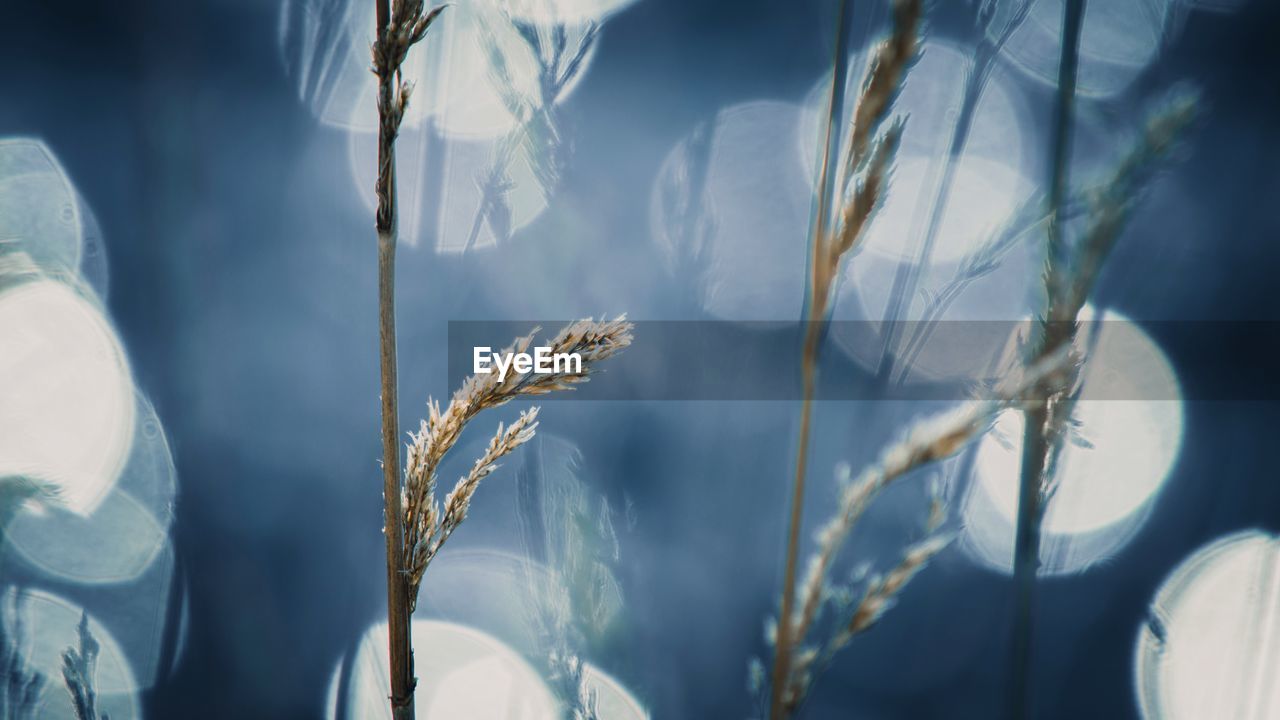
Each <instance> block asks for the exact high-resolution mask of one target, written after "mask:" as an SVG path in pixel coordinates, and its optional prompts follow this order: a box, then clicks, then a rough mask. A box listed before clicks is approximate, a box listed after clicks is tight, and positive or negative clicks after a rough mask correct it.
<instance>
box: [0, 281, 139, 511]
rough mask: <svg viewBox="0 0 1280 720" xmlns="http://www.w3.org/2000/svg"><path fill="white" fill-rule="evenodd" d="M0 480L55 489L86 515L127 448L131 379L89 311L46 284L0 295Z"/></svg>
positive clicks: (90, 305)
mask: <svg viewBox="0 0 1280 720" xmlns="http://www.w3.org/2000/svg"><path fill="white" fill-rule="evenodd" d="M0 337H4V338H5V342H4V343H3V344H0V397H4V398H5V402H4V403H3V404H0V475H22V476H27V477H30V478H33V479H36V480H40V481H43V482H46V483H50V484H52V485H53V486H55V487H56V488H57V489H58V491H59V493H60V498H61V502H62V503H63V504H64V505H65V506H66V507H67V508H68V509H70V510H71V511H72V512H75V513H77V514H80V515H88V514H90V513H92V512H93V511H94V510H95V509H96V508H97V507H98V505H99V503H101V502H102V500H103V499H104V498H105V497H106V495H107V492H108V491H109V490H110V488H111V486H112V485H113V484H114V483H115V482H116V479H117V478H118V476H119V474H120V471H121V470H122V469H123V467H124V464H125V461H126V460H127V458H128V454H129V450H130V447H131V446H132V443H133V432H134V424H135V415H136V403H135V400H134V389H133V380H132V377H131V375H130V372H129V366H128V363H127V361H126V359H125V354H124V350H123V349H122V347H121V345H120V340H119V339H118V338H117V337H116V334H115V331H114V329H113V328H112V327H111V324H110V323H109V322H108V321H107V319H106V318H105V317H104V316H103V314H102V311H101V309H100V308H99V307H98V306H97V304H96V303H94V302H93V301H91V300H89V299H87V298H86V297H85V296H84V295H82V294H81V293H79V292H77V291H76V289H74V288H73V287H71V286H69V285H66V284H63V283H60V282H55V281H52V280H45V279H33V280H28V281H26V282H19V283H16V284H13V285H10V286H9V287H7V288H4V289H0Z"/></svg>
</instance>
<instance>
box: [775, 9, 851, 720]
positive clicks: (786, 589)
mask: <svg viewBox="0 0 1280 720" xmlns="http://www.w3.org/2000/svg"><path fill="white" fill-rule="evenodd" d="M848 6H849V2H848V0H841V2H840V10H839V14H838V15H837V16H836V28H837V29H836V48H835V58H834V68H833V70H832V73H831V94H830V96H829V97H828V101H829V104H828V106H827V121H826V127H825V128H824V130H823V132H824V138H823V145H822V149H823V153H822V166H821V170H820V171H819V176H818V206H817V210H816V212H815V213H814V219H813V231H812V246H811V247H810V250H809V253H810V258H809V268H810V277H809V282H808V285H809V297H807V298H806V299H805V316H806V319H807V320H808V322H806V323H805V330H804V341H803V343H804V344H803V346H802V348H801V351H800V352H801V356H800V384H801V390H800V392H801V400H800V433H799V437H798V438H797V440H796V443H797V447H796V463H795V475H794V476H793V477H792V481H791V514H790V516H789V518H788V521H787V557H786V561H785V562H786V564H785V567H784V569H783V579H782V608H781V610H780V613H781V614H780V615H779V617H780V618H781V621H780V622H779V623H778V636H777V647H776V649H775V651H774V662H773V676H772V679H771V683H770V686H771V688H772V691H771V692H770V694H769V697H770V706H769V717H770V718H771V720H779V719H780V718H782V717H783V711H784V708H785V698H784V695H785V692H786V687H787V684H788V679H789V677H790V675H791V646H792V643H793V640H794V638H793V637H792V635H793V628H792V623H791V615H792V613H793V612H794V610H793V606H794V604H795V594H796V589H795V588H796V564H797V562H798V561H799V556H800V527H801V525H802V521H803V516H804V489H805V477H806V476H807V474H808V470H809V434H810V429H809V428H810V423H811V422H812V416H813V392H814V384H815V381H816V375H817V364H818V349H819V345H820V342H821V339H822V338H821V335H820V333H819V331H818V323H817V322H815V320H816V319H817V318H820V317H822V315H823V314H824V312H825V311H824V308H823V307H822V306H824V305H825V304H826V298H825V297H824V296H820V295H819V290H821V288H819V287H818V285H819V283H818V282H817V273H818V255H819V249H820V247H821V245H822V242H823V237H825V236H826V234H827V228H828V226H829V224H830V220H829V215H830V207H831V203H832V200H831V196H832V195H833V194H834V193H833V192H831V191H830V190H829V188H828V185H829V184H830V177H831V166H832V164H833V163H834V162H835V158H836V157H837V153H838V147H839V143H840V141H839V137H838V136H837V134H836V131H837V122H838V119H839V115H840V108H841V107H843V106H844V87H845V77H846V76H847V75H848V72H849V57H848V56H849V53H848V44H849V23H848V22H847V18H846V14H847V12H848Z"/></svg>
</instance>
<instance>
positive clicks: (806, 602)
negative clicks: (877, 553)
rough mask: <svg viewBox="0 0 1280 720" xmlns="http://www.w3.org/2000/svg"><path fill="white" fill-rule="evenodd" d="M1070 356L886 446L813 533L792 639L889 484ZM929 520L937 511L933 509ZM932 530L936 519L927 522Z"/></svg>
mask: <svg viewBox="0 0 1280 720" xmlns="http://www.w3.org/2000/svg"><path fill="white" fill-rule="evenodd" d="M1069 360H1070V358H1069V356H1068V355H1067V354H1066V353H1059V354H1056V355H1053V356H1050V357H1049V358H1046V359H1044V360H1042V361H1041V362H1040V363H1039V364H1038V365H1035V366H1033V367H1031V368H1028V369H1027V370H1026V371H1025V372H1024V373H1022V375H1021V377H1020V378H1018V379H1016V380H1013V381H1011V382H1007V383H1006V384H1005V386H1004V388H1002V389H999V390H997V391H996V393H995V397H993V398H991V399H988V400H983V401H978V402H972V403H968V404H965V405H963V406H961V407H959V408H956V409H954V410H951V411H949V412H945V413H941V414H938V415H935V416H933V417H930V418H926V419H924V420H920V421H918V422H917V423H916V424H915V425H913V426H912V427H911V428H909V429H908V430H907V432H906V434H905V435H904V437H903V439H902V440H900V441H899V442H897V443H895V444H893V445H890V446H889V447H888V448H886V449H885V450H884V451H883V452H882V453H881V454H880V457H879V459H878V460H877V461H876V462H874V463H872V464H871V465H870V466H868V467H866V468H865V469H863V470H862V472H861V473H860V474H859V475H858V477H857V478H856V479H854V480H853V482H851V483H849V484H848V485H847V486H846V487H845V489H844V491H843V492H842V493H841V495H840V499H839V503H838V505H839V509H838V511H837V513H836V514H835V516H833V517H832V518H831V519H830V520H828V521H827V523H826V524H825V525H823V526H822V527H821V528H820V529H819V530H818V532H817V535H816V537H817V542H818V547H817V549H816V550H815V551H814V554H813V556H812V557H810V559H809V564H808V569H807V571H806V573H805V579H804V581H803V582H802V583H801V585H800V592H799V595H800V604H799V608H800V610H799V612H798V614H797V615H796V616H795V618H793V620H792V622H793V633H794V636H795V637H797V638H803V637H804V636H805V634H806V633H807V632H808V631H809V629H810V628H811V627H812V624H813V621H814V618H816V617H817V614H818V610H819V608H820V607H821V604H822V599H823V588H825V587H826V584H827V580H828V576H829V574H830V571H831V567H832V565H834V563H835V560H836V557H837V555H838V554H839V552H840V549H841V547H842V546H843V545H844V542H845V540H846V539H847V538H848V537H849V533H850V532H852V531H853V528H854V526H855V525H856V524H857V522H858V520H859V518H861V517H862V514H863V513H864V512H865V511H866V509H867V507H868V506H869V505H870V504H871V502H872V500H874V499H875V498H876V496H878V495H879V494H880V492H881V491H882V490H884V489H885V488H886V487H887V486H888V485H889V484H890V483H892V482H893V481H894V480H897V479H898V478H901V477H903V476H904V475H907V474H909V473H911V472H912V471H914V470H917V469H919V468H921V467H924V466H925V465H928V464H930V463H934V462H937V461H939V460H943V459H946V458H948V457H950V456H951V455H954V454H955V453H956V452H957V451H959V450H960V449H961V448H962V447H964V445H965V444H966V443H968V442H969V441H970V440H972V439H973V438H974V437H976V436H977V435H978V434H980V432H981V431H982V430H984V429H986V428H987V427H988V426H989V425H990V423H991V421H992V419H993V418H994V417H995V416H996V414H997V413H999V412H1000V411H1001V410H1003V409H1004V408H1007V407H1009V406H1010V405H1013V404H1015V403H1017V402H1020V401H1022V400H1025V399H1027V398H1028V397H1029V396H1034V394H1035V393H1038V392H1040V391H1039V388H1040V387H1042V386H1045V385H1050V384H1056V383H1060V382H1062V377H1063V373H1064V372H1066V370H1067V369H1068V367H1069ZM930 514H931V516H935V515H936V509H931V513H930ZM930 522H931V524H936V519H933V518H931V521H930Z"/></svg>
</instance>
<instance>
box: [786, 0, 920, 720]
mask: <svg viewBox="0 0 1280 720" xmlns="http://www.w3.org/2000/svg"><path fill="white" fill-rule="evenodd" d="M846 8H847V4H845V5H842V6H841V12H840V20H839V23H840V25H841V28H842V33H843V28H845V27H846V26H845V25H844V13H845V10H846ZM922 13H923V2H922V0H894V3H893V27H892V29H891V30H890V33H889V37H888V38H887V39H885V40H884V41H882V42H881V43H880V44H879V46H877V48H876V49H875V50H874V51H873V53H872V58H873V59H872V63H871V67H870V70H869V72H868V75H867V78H866V80H865V82H864V83H863V85H862V89H861V91H860V93H859V96H858V98H857V104H856V106H855V110H854V119H853V126H852V127H851V128H850V135H849V141H848V150H847V152H848V156H847V158H846V160H845V163H844V168H843V175H842V176H841V178H840V181H839V182H838V183H836V184H835V187H834V188H833V187H830V185H831V182H830V179H831V177H832V168H831V162H830V161H831V157H832V155H833V154H834V150H835V142H836V141H835V133H834V132H833V127H834V119H835V118H836V117H837V116H838V113H839V110H840V109H839V102H838V99H839V98H840V93H839V92H838V91H839V90H840V89H841V87H840V83H841V78H842V77H843V74H842V72H840V70H841V68H842V67H844V66H843V65H842V64H841V63H844V62H846V61H847V58H845V57H838V58H837V59H836V62H837V66H836V71H835V72H834V73H833V74H832V93H831V107H830V108H829V110H828V113H829V114H828V117H827V126H826V135H827V138H826V142H825V147H824V152H823V160H822V165H821V168H822V169H821V171H820V173H819V178H818V209H817V213H816V218H815V220H814V224H813V236H812V241H811V242H812V246H811V252H810V265H809V298H808V299H809V302H808V303H806V308H807V312H806V318H805V319H806V320H807V321H808V322H807V323H806V327H805V337H804V343H803V345H802V347H801V360H800V362H801V385H802V387H803V390H802V402H801V409H800V434H799V443H798V449H797V452H796V464H795V475H794V476H793V479H792V491H791V513H790V518H789V520H788V530H787V545H786V561H785V566H784V575H783V591H782V617H783V618H788V617H789V616H790V615H791V613H792V604H793V602H794V601H795V596H794V594H795V572H796V563H797V560H798V556H799V540H800V538H799V534H800V526H801V523H802V517H801V515H802V508H803V503H804V485H805V473H806V471H807V468H808V452H809V447H808V446H809V427H810V415H811V413H812V402H813V390H814V382H815V376H816V374H817V362H818V351H819V346H820V344H821V341H822V337H823V336H824V334H825V333H824V329H825V327H826V324H827V322H828V320H829V318H828V312H827V311H828V308H829V305H830V303H831V295H832V289H833V285H834V282H835V278H836V277H837V276H838V274H839V270H840V266H841V264H842V262H843V261H844V259H845V258H846V257H847V256H848V255H850V254H851V253H852V252H853V251H854V250H855V249H856V248H857V247H858V245H859V243H860V241H861V240H862V238H863V236H864V234H865V233H864V231H865V230H866V227H867V225H868V223H869V222H870V219H871V216H872V214H873V213H874V212H875V210H876V208H877V207H879V204H880V200H881V198H882V197H883V195H884V192H885V190H886V188H887V186H888V182H889V175H890V171H891V169H892V167H893V159H894V156H895V154H896V153H897V149H898V142H899V140H900V139H901V137H902V124H901V123H900V122H899V123H896V124H895V125H894V126H893V127H892V128H890V129H889V130H888V131H887V132H885V133H883V134H880V135H877V133H878V132H879V129H880V125H881V124H882V123H883V121H884V119H885V117H887V116H888V113H889V108H890V106H891V105H892V102H893V98H894V97H895V96H896V94H897V92H898V89H899V88H900V87H901V84H902V79H903V77H904V76H905V74H906V72H907V69H908V67H909V66H910V64H911V62H912V60H913V58H914V57H915V53H916V50H917V48H918V45H919V32H920V27H919V26H920V17H921V15H922ZM840 37H844V35H843V34H842V35H841V36H840ZM836 47H837V48H838V50H837V52H841V51H840V50H839V48H841V47H843V44H842V42H841V41H840V39H839V38H838V39H837V42H836ZM872 138H877V139H876V140H874V141H872ZM846 196H847V199H846ZM837 203H840V204H841V210H840V213H839V217H838V218H837V222H836V223H835V224H834V227H832V223H831V222H830V221H829V217H830V208H832V207H834V206H835V205H836V204H837ZM791 630H792V627H791V624H790V622H788V621H785V620H784V622H782V623H781V624H780V626H779V629H778V634H777V643H776V647H775V648H774V664H773V672H772V674H771V675H772V679H771V682H770V687H771V688H772V692H771V696H770V710H769V716H770V718H771V719H772V720H780V719H781V718H782V717H783V716H784V715H785V714H787V713H789V710H788V709H787V708H788V705H787V704H786V702H785V701H784V694H785V693H786V691H787V688H788V686H789V678H790V677H791V675H792V669H793V663H794V660H795V658H793V654H794V653H795V652H796V647H795V645H796V639H797V638H796V637H795V636H793V634H792V632H791Z"/></svg>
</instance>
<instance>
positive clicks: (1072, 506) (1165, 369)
mask: <svg viewBox="0 0 1280 720" xmlns="http://www.w3.org/2000/svg"><path fill="white" fill-rule="evenodd" d="M1082 315H1083V316H1084V319H1086V320H1087V319H1089V318H1088V313H1082ZM1103 317H1104V321H1105V322H1103V323H1102V324H1101V330H1100V331H1099V333H1098V340H1097V344H1096V346H1095V347H1094V349H1093V352H1092V354H1091V356H1090V357H1089V359H1088V360H1087V361H1086V363H1085V366H1084V369H1083V371H1082V373H1083V374H1082V383H1083V384H1082V393H1083V395H1084V397H1085V399H1082V400H1081V401H1080V402H1079V403H1078V404H1077V406H1076V412H1075V418H1076V420H1077V421H1078V423H1079V430H1078V431H1077V433H1076V437H1075V439H1069V440H1068V441H1067V442H1066V444H1065V445H1064V446H1063V449H1062V455H1061V458H1060V459H1059V469H1058V478H1059V479H1058V482H1059V486H1058V490H1057V492H1056V494H1055V495H1054V497H1053V498H1052V500H1051V502H1050V503H1049V507H1048V509H1047V511H1046V515H1045V519H1044V524H1043V527H1042V538H1041V557H1040V560H1041V569H1040V572H1041V573H1042V574H1046V575H1053V574H1065V573H1074V572H1079V571H1082V570H1084V569H1086V568H1088V567H1089V566H1090V565H1092V564H1094V563H1096V562H1099V561H1102V560H1105V559H1106V558H1108V557H1110V556H1111V555H1113V554H1114V553H1116V552H1117V551H1119V549H1120V548H1121V547H1123V545H1124V544H1125V543H1127V542H1128V540H1129V539H1130V538H1131V537H1132V536H1133V534H1134V533H1136V532H1137V530H1138V529H1139V528H1140V527H1141V525H1142V523H1143V522H1144V521H1145V519H1146V517H1147V514H1148V512H1149V510H1150V506H1151V503H1152V502H1153V500H1154V498H1155V497H1156V495H1157V494H1158V493H1159V491H1160V489H1161V487H1162V486H1163V485H1164V482H1165V481H1166V480H1167V479H1168V476H1169V474H1170V472H1171V471H1172V469H1173V465H1174V463H1175V462H1176V460H1177V457H1178V452H1179V449H1180V447H1181V442H1182V434H1183V408H1182V402H1181V391H1180V389H1179V386H1178V382H1177V378H1176V376H1175V375H1174V372H1173V369H1172V367H1171V366H1170V365H1169V361H1168V359H1167V358H1165V356H1164V354H1163V353H1162V352H1161V351H1160V349H1159V348H1158V347H1157V346H1156V345H1155V343H1154V342H1152V341H1151V339H1150V338H1149V337H1148V336H1147V335H1146V334H1145V333H1143V332H1142V331H1141V329H1139V328H1138V327H1137V326H1136V325H1133V324H1132V323H1130V322H1128V321H1127V318H1125V317H1124V316H1123V315H1121V314H1120V313H1118V312H1114V311H1108V312H1107V313H1106V314H1105V315H1104V316H1103ZM1090 398H1092V399H1090ZM1134 398H1137V399H1134ZM1021 444H1022V416H1021V414H1020V413H1019V412H1018V411H1015V410H1008V411H1005V412H1003V413H1001V414H1000V416H999V417H998V418H997V420H996V423H995V426H994V427H993V428H992V430H991V431H990V432H988V433H987V434H986V435H985V436H984V437H983V438H982V440H981V441H979V443H978V445H977V447H976V449H975V450H974V452H975V453H976V454H975V458H974V470H973V472H974V475H973V478H972V481H971V482H970V485H969V489H968V492H967V494H966V495H965V497H964V499H963V503H962V508H961V512H962V514H963V517H964V521H965V533H964V535H963V542H962V547H964V548H965V550H966V551H967V553H968V554H969V555H970V556H971V557H973V558H975V559H976V560H978V561H979V562H980V563H982V564H983V565H986V566H988V567H991V568H994V569H997V570H1000V571H1002V572H1012V569H1013V551H1014V547H1013V541H1014V522H1015V519H1016V518H1017V508H1018V479H1019V474H1020V468H1021Z"/></svg>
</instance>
